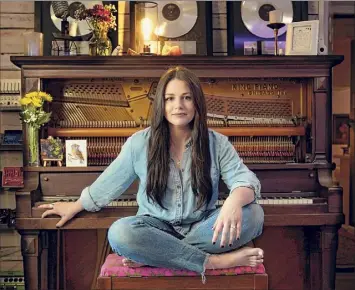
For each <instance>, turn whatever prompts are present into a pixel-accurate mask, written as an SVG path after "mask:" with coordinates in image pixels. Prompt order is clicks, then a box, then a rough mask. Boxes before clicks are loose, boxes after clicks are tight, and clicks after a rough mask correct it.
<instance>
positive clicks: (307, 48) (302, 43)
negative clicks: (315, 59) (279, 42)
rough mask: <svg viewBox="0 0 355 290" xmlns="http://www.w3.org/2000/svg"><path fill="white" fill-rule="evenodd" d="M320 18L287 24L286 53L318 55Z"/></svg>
mask: <svg viewBox="0 0 355 290" xmlns="http://www.w3.org/2000/svg"><path fill="white" fill-rule="evenodd" d="M318 35H319V20H311V21H301V22H293V23H290V24H287V34H286V52H285V54H286V55H317V51H318Z"/></svg>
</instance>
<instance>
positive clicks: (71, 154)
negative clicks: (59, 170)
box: [65, 140, 88, 167]
mask: <svg viewBox="0 0 355 290" xmlns="http://www.w3.org/2000/svg"><path fill="white" fill-rule="evenodd" d="M87 161H88V155H87V143H86V140H65V162H66V166H67V167H86V166H87V164H88V162H87Z"/></svg>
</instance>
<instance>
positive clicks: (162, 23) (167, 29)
mask: <svg viewBox="0 0 355 290" xmlns="http://www.w3.org/2000/svg"><path fill="white" fill-rule="evenodd" d="M157 4H158V27H160V29H159V30H158V31H159V33H158V34H159V36H163V37H169V38H174V37H179V36H182V35H184V34H186V33H188V32H189V31H190V30H191V29H192V28H193V27H194V25H195V23H196V20H197V2H196V1H157Z"/></svg>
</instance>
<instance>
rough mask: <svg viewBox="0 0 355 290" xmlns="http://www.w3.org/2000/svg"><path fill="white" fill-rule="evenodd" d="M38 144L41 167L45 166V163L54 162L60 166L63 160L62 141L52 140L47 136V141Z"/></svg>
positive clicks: (42, 140) (43, 140)
mask: <svg viewBox="0 0 355 290" xmlns="http://www.w3.org/2000/svg"><path fill="white" fill-rule="evenodd" d="M40 143H41V159H42V161H43V166H46V165H47V163H48V164H50V163H51V162H52V161H56V162H57V164H58V165H59V166H61V165H62V160H63V158H64V144H63V141H62V140H61V139H59V138H56V139H54V138H53V137H52V136H49V137H48V138H47V139H41V140H40Z"/></svg>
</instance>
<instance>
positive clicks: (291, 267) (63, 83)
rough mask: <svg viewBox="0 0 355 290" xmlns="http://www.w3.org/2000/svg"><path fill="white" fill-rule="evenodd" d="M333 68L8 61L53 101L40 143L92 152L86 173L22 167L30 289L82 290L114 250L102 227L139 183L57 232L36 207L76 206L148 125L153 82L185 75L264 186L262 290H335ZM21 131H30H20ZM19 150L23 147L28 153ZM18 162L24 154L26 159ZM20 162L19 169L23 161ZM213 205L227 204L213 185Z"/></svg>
mask: <svg viewBox="0 0 355 290" xmlns="http://www.w3.org/2000/svg"><path fill="white" fill-rule="evenodd" d="M342 59H343V58H342V57H341V56H307V57H304V56H288V57H273V56H268V57H266V56H265V57H84V56H83V57H12V58H11V60H12V62H13V63H15V64H16V65H17V66H19V67H20V68H21V70H22V88H23V92H22V93H23V94H24V93H26V92H28V91H30V90H37V89H42V90H45V91H47V92H50V93H51V94H52V95H53V97H54V101H53V103H51V104H50V106H49V107H48V108H47V109H48V110H51V111H52V112H53V117H52V121H51V123H49V124H48V125H47V126H45V127H44V128H43V129H42V132H41V134H42V137H47V136H49V135H51V136H58V137H61V138H64V139H87V140H88V156H89V159H88V165H89V166H88V167H28V166H26V167H25V169H24V177H25V188H24V189H22V190H19V191H18V192H17V193H16V206H17V217H16V227H17V229H18V231H19V232H20V234H21V236H22V254H23V260H24V270H25V279H26V287H27V288H26V289H31V290H32V289H68V290H69V289H90V288H93V287H94V285H95V281H96V277H97V275H98V271H99V269H100V266H101V264H102V262H103V261H104V259H105V257H106V255H107V254H108V253H109V251H110V249H109V246H108V243H107V239H106V233H107V229H108V228H109V226H110V225H111V224H112V223H113V222H114V221H115V220H117V219H118V218H120V217H124V216H129V215H134V214H135V212H136V210H137V207H136V204H135V200H134V194H135V193H136V188H137V183H134V184H132V186H131V187H130V188H129V190H128V191H127V192H126V193H125V194H124V196H122V198H121V199H120V200H117V201H115V202H113V203H112V204H110V205H109V206H108V207H107V208H104V209H102V210H101V211H100V212H96V213H88V212H82V213H80V214H78V215H77V216H76V217H75V218H74V219H73V220H72V221H70V222H68V223H67V224H66V225H65V226H64V227H63V228H61V229H56V227H55V225H56V223H57V222H58V218H57V217H55V216H52V217H49V218H45V219H41V218H40V217H41V214H42V213H43V210H40V209H38V208H36V206H37V205H38V204H40V203H43V202H51V201H58V200H74V199H76V198H78V196H79V195H80V193H81V190H82V189H83V188H84V187H85V186H88V185H90V184H91V183H92V182H93V181H94V180H95V179H96V178H97V177H98V176H99V174H100V173H101V172H102V171H103V170H104V169H105V168H106V166H107V164H109V163H110V162H111V161H112V160H113V158H114V157H115V156H117V154H118V153H119V150H120V146H122V144H123V143H124V141H125V140H126V139H125V138H127V137H128V136H130V135H131V134H132V133H133V132H136V131H137V130H140V129H141V128H143V127H145V126H147V125H148V124H149V120H148V119H149V114H150V110H151V98H152V97H154V90H155V87H156V83H157V80H158V79H159V77H160V76H161V74H162V73H163V72H164V71H165V70H166V69H167V68H168V67H170V66H175V65H184V66H186V67H188V68H190V69H191V70H193V71H194V72H195V73H196V74H197V75H198V76H199V77H200V79H201V80H202V84H203V89H204V91H205V94H206V99H207V103H208V112H209V117H210V119H209V126H210V127H211V128H213V129H215V130H217V131H219V132H221V133H223V134H225V135H227V136H229V137H230V140H231V142H232V143H233V144H234V145H235V147H236V148H237V150H238V152H239V153H240V155H241V156H242V157H243V158H244V160H245V162H246V163H248V166H249V167H250V168H251V169H252V170H253V171H254V172H255V173H256V174H257V176H258V177H259V179H260V181H261V184H262V196H263V199H262V200H261V201H260V203H261V204H262V206H263V208H264V211H265V227H264V232H263V234H262V236H261V237H259V238H258V239H256V240H255V245H256V246H258V247H261V248H263V249H264V251H265V267H266V270H267V273H268V275H269V284H270V285H269V287H270V289H283V290H285V289H297V290H299V289H317V290H318V289H334V284H335V257H336V250H337V230H338V228H339V226H340V225H341V224H342V222H343V215H342V203H341V202H342V189H341V188H340V187H337V186H334V185H333V183H332V179H331V171H332V169H333V168H332V164H331V70H332V67H333V66H334V65H336V64H338V63H340V62H341V61H342ZM24 130H26V127H24ZM25 150H26V141H25ZM25 157H26V154H25ZM25 162H26V160H25ZM220 188H221V189H220V190H221V200H220V201H219V203H220V204H222V203H223V196H224V195H225V194H226V193H227V192H228V191H227V189H226V188H225V185H224V184H223V183H221V187H220Z"/></svg>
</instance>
